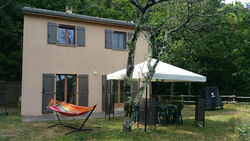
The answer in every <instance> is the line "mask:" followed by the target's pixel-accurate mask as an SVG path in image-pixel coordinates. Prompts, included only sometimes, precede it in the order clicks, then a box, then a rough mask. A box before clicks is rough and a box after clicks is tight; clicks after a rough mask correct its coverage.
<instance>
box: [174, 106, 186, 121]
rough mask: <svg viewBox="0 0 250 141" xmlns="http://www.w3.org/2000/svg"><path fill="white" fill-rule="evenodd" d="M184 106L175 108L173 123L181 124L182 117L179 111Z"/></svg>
mask: <svg viewBox="0 0 250 141" xmlns="http://www.w3.org/2000/svg"><path fill="white" fill-rule="evenodd" d="M183 107H184V105H183V104H178V105H177V108H176V110H175V112H174V120H175V122H178V124H179V125H180V124H183V120H182V115H181V111H182V109H183Z"/></svg>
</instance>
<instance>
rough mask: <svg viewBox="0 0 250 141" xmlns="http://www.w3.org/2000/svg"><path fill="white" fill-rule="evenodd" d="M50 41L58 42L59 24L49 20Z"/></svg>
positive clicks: (50, 42) (51, 42)
mask: <svg viewBox="0 0 250 141" xmlns="http://www.w3.org/2000/svg"><path fill="white" fill-rule="evenodd" d="M48 43H49V44H56V43H57V24H56V23H51V22H48Z"/></svg>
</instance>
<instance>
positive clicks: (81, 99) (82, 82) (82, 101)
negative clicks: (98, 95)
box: [78, 75, 89, 106]
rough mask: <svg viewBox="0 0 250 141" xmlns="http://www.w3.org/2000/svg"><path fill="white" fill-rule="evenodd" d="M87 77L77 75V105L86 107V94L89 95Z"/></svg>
mask: <svg viewBox="0 0 250 141" xmlns="http://www.w3.org/2000/svg"><path fill="white" fill-rule="evenodd" d="M88 79H89V76H88V75H79V77H78V82H79V83H78V84H79V85H78V86H79V87H78V88H79V92H78V105H80V106H88V94H89V84H88V83H89V82H88Z"/></svg>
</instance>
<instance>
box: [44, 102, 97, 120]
mask: <svg viewBox="0 0 250 141" xmlns="http://www.w3.org/2000/svg"><path fill="white" fill-rule="evenodd" d="M95 107H96V105H94V106H92V107H83V106H77V105H73V104H69V103H65V102H62V101H59V100H53V99H50V102H49V104H48V108H49V109H51V110H53V111H55V112H58V113H60V114H62V115H64V116H70V117H72V116H79V115H83V114H85V113H87V112H89V111H91V110H93V109H94V108H95Z"/></svg>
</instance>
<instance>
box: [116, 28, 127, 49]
mask: <svg viewBox="0 0 250 141" xmlns="http://www.w3.org/2000/svg"><path fill="white" fill-rule="evenodd" d="M112 34H113V35H112V49H113V50H124V51H126V50H128V49H127V32H122V31H113V32H112ZM114 34H117V35H119V36H117V45H118V47H117V48H115V47H114ZM121 34H123V35H124V38H123V40H124V41H123V45H124V48H120V35H121Z"/></svg>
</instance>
